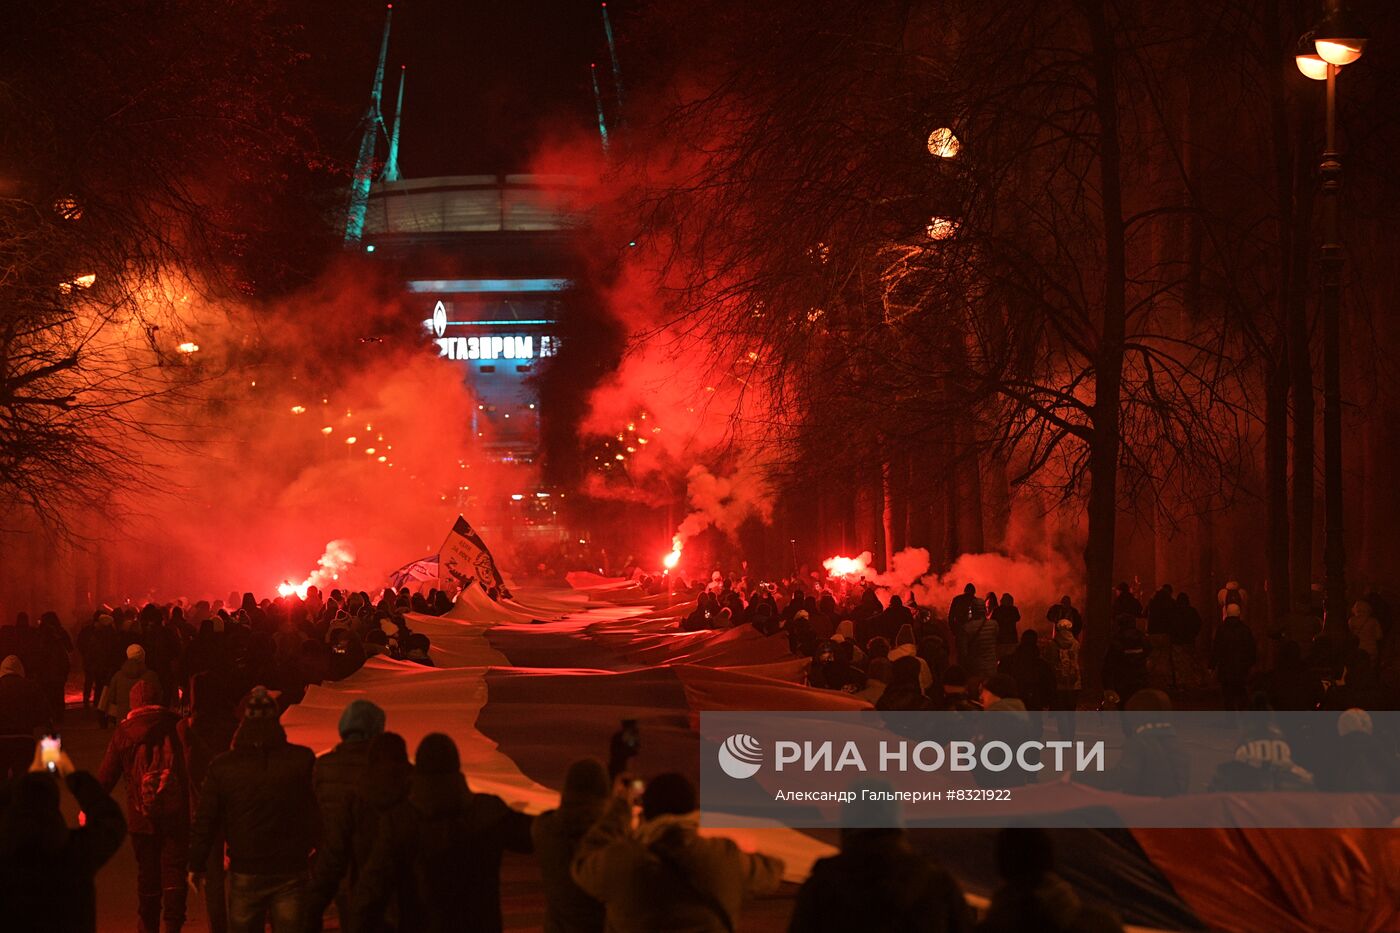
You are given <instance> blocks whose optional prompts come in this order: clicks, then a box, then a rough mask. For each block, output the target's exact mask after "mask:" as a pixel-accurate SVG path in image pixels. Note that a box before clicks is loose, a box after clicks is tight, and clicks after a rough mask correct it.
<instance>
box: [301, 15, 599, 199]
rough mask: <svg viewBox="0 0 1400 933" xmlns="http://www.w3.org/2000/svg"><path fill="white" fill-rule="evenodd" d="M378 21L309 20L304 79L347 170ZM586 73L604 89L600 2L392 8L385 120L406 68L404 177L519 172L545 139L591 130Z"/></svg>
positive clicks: (332, 150) (325, 137)
mask: <svg viewBox="0 0 1400 933" xmlns="http://www.w3.org/2000/svg"><path fill="white" fill-rule="evenodd" d="M383 15H384V4H383V3H382V2H378V0H348V2H347V0H338V2H336V3H334V4H320V5H318V7H317V12H315V13H312V14H311V15H309V16H308V17H307V19H306V22H305V27H306V30H307V35H306V36H305V41H306V45H307V46H308V47H309V48H310V49H311V50H312V61H311V62H310V63H309V68H308V74H309V76H310V78H311V80H312V82H313V85H314V86H313V88H312V90H314V91H315V92H316V93H318V94H319V95H320V96H322V97H323V98H324V99H325V101H326V103H327V105H328V112H327V115H326V117H325V118H324V125H323V127H322V132H321V134H320V135H321V137H322V142H323V145H324V146H325V147H326V148H327V150H328V153H327V154H328V155H330V156H332V157H339V158H343V159H346V160H353V159H354V152H355V148H356V145H357V136H356V134H355V129H354V125H355V121H356V120H357V119H358V117H359V115H360V114H361V113H362V112H363V110H364V107H365V105H366V104H367V103H368V100H369V89H370V83H371V80H372V78H373V73H374V63H375V56H376V55H377V54H378V45H379V39H380V35H381V30H382V28H383ZM617 16H618V13H617V11H614V28H616V27H617V25H618V23H617ZM619 42H620V43H625V38H624V37H623V36H619ZM623 56H624V61H623V66H624V69H625V67H626V61H625V51H624V52H623ZM592 61H597V62H598V65H599V73H600V77H606V76H607V75H608V72H607V68H608V65H607V61H608V59H607V45H606V42H605V40H604V36H603V28H602V22H601V18H600V14H599V7H598V3H597V0H495V2H462V0H398V2H396V3H395V4H394V28H393V35H392V37H391V39H390V46H389V64H388V68H387V69H386V76H385V88H384V118H385V120H386V121H392V119H393V102H394V95H395V94H396V93H397V81H398V70H399V66H400V65H407V66H408V85H407V91H406V94H405V103H404V120H403V129H402V138H401V142H400V147H401V148H400V159H399V164H400V167H401V169H402V171H403V174H404V176H405V177H408V178H414V177H423V176H430V175H448V174H472V173H485V172H503V171H519V170H520V169H521V168H522V167H524V166H525V164H526V163H527V161H528V159H529V156H530V154H531V152H532V151H533V150H534V149H535V147H536V145H537V144H538V143H539V141H540V140H541V139H545V138H549V137H550V136H557V135H564V134H572V133H574V132H577V131H579V130H584V131H587V130H589V129H590V128H591V127H592V126H594V124H595V118H594V110H593V92H592V87H591V85H590V83H589V78H588V65H589V63H590V62H592ZM623 76H624V81H625V79H626V71H625V70H624V73H623ZM603 92H604V94H605V95H609V94H610V93H611V84H610V83H609V84H606V85H604V87H603ZM381 154H382V150H381Z"/></svg>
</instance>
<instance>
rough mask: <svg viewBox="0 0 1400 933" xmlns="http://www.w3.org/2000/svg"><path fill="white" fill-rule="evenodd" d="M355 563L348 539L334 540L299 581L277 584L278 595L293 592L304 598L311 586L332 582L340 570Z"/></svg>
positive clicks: (336, 578)
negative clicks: (306, 574) (314, 567)
mask: <svg viewBox="0 0 1400 933" xmlns="http://www.w3.org/2000/svg"><path fill="white" fill-rule="evenodd" d="M354 565H355V548H354V546H353V545H351V544H350V542H349V541H345V540H339V539H338V540H335V541H332V542H330V543H329V544H327V545H326V552H325V553H324V554H322V555H321V558H320V560H318V561H316V569H315V570H313V571H311V573H310V575H308V576H307V578H306V579H305V580H303V581H302V582H300V583H292V582H291V581H290V580H284V581H283V582H281V583H279V584H278V585H277V595H278V596H291V595H292V594H293V593H295V594H296V595H297V597H298V598H299V599H305V598H306V592H307V590H309V589H311V587H313V586H315V587H319V588H324V587H325V586H326V585H327V584H328V583H333V582H335V581H337V580H339V579H340V575H341V573H342V572H344V571H346V570H349V569H350V568H351V567H353V566H354Z"/></svg>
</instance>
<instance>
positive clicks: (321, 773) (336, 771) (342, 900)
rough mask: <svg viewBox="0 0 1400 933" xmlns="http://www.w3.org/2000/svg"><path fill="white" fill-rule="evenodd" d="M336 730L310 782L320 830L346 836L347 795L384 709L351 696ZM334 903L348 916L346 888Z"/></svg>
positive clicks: (378, 729)
mask: <svg viewBox="0 0 1400 933" xmlns="http://www.w3.org/2000/svg"><path fill="white" fill-rule="evenodd" d="M339 731H340V744H339V745H337V746H336V747H335V748H333V749H331V750H330V751H328V752H326V753H325V754H324V755H322V756H321V757H320V758H317V759H316V767H315V769H314V770H313V771H312V772H311V786H312V789H313V790H314V791H315V794H316V803H317V806H319V807H320V810H321V826H322V829H323V831H324V832H326V833H329V834H333V835H336V836H345V835H348V833H349V827H348V825H346V824H347V823H348V821H349V820H350V798H351V796H353V794H354V792H355V788H356V787H357V786H358V785H359V783H360V780H361V779H362V778H363V777H364V773H365V765H366V763H367V761H368V759H369V746H370V742H372V741H373V740H374V739H375V738H377V737H378V736H380V735H382V734H383V733H384V710H382V709H380V708H379V707H378V706H376V705H375V704H374V703H371V702H370V701H369V700H364V699H358V700H351V701H350V703H349V705H347V706H346V707H345V711H344V712H343V713H341V714H340V727H339ZM317 858H318V859H319V856H317ZM337 903H338V904H339V906H340V913H341V916H349V909H350V901H349V892H348V889H345V890H342V891H341V892H340V895H339V896H338V898H337Z"/></svg>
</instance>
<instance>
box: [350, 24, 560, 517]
mask: <svg viewBox="0 0 1400 933" xmlns="http://www.w3.org/2000/svg"><path fill="white" fill-rule="evenodd" d="M392 18H393V9H392V7H390V9H389V11H388V13H387V16H386V20H385V23H384V34H383V38H382V41H381V43H380V49H379V63H378V67H377V68H376V70H375V75H374V83H373V85H372V86H371V92H370V102H369V107H368V109H367V110H366V112H365V116H364V119H363V121H362V126H361V130H362V135H361V140H360V147H359V157H358V159H357V162H356V166H355V173H354V176H353V178H352V180H351V184H350V191H349V199H348V206H347V210H346V215H345V246H346V249H348V250H352V251H356V252H361V253H362V254H365V255H367V256H369V257H371V258H373V259H374V260H376V261H379V262H382V263H383V264H385V266H386V267H387V268H388V269H390V270H391V274H392V275H394V276H395V277H397V278H398V279H399V280H400V281H401V282H402V283H403V294H404V303H405V305H406V306H407V307H408V308H410V309H411V313H410V314H408V315H406V317H405V320H404V322H403V326H404V327H406V328H407V327H412V328H415V329H421V330H420V333H421V332H422V331H423V330H425V331H426V332H427V334H428V336H429V337H430V338H431V340H432V341H433V343H434V345H435V346H436V348H437V351H438V353H439V354H440V355H441V356H443V357H446V358H447V359H448V360H451V361H453V362H454V363H456V364H457V365H460V366H461V369H462V379H463V380H464V381H465V382H466V383H467V385H468V387H469V388H470V390H471V393H472V396H473V398H474V399H475V401H476V406H475V410H474V411H473V413H472V418H471V423H470V424H464V425H463V426H462V430H463V431H470V432H471V434H472V435H474V436H475V437H477V438H478V439H479V440H480V443H481V449H482V450H483V453H484V455H485V458H486V459H488V460H490V461H494V462H496V463H499V464H510V465H516V466H519V467H521V468H522V470H521V472H519V473H518V474H516V475H518V476H520V477H522V479H521V480H520V481H519V483H518V484H516V485H517V486H518V488H516V489H513V490H511V492H510V493H509V494H508V495H507V496H497V497H495V499H494V501H483V500H480V499H478V498H477V496H476V494H475V493H473V492H470V490H469V487H470V486H471V485H472V484H470V483H464V484H463V485H462V487H461V492H460V495H459V501H458V503H457V504H458V506H459V508H460V509H461V510H462V511H463V512H469V513H471V514H472V515H473V516H474V521H477V522H479V523H481V524H482V525H484V526H487V527H493V528H496V529H500V530H502V531H503V532H504V534H505V536H507V537H514V536H515V535H516V534H525V535H528V536H543V537H559V536H564V535H565V531H564V529H563V528H562V527H561V525H560V523H559V519H558V512H557V503H556V502H554V501H553V495H552V493H551V491H550V490H548V489H544V488H542V487H540V486H539V485H538V483H539V480H538V472H537V471H536V470H535V469H534V464H535V463H536V461H537V460H538V458H539V453H540V436H541V432H540V417H541V412H540V398H539V393H538V391H537V389H536V383H535V381H534V380H533V379H532V378H531V377H532V376H534V375H535V374H536V373H537V372H539V369H540V367H541V366H542V365H543V363H544V362H545V361H546V360H548V359H549V358H550V357H552V356H553V355H554V354H555V352H556V350H557V349H558V343H557V340H558V328H557V324H558V322H559V321H560V318H561V316H562V315H564V314H566V313H567V307H566V303H567V301H568V298H569V295H570V294H571V293H572V286H573V283H574V281H575V279H576V278H577V277H578V276H577V268H576V262H577V260H576V259H574V258H573V252H572V250H571V249H570V248H569V244H570V241H571V239H572V238H573V237H574V236H575V235H576V231H577V230H578V228H579V226H580V225H581V223H582V219H581V218H580V217H579V216H577V215H576V214H573V213H571V212H570V211H569V210H568V209H567V208H566V207H565V205H568V204H573V203H576V202H577V199H576V198H574V197H572V195H574V194H575V193H576V192H577V190H578V188H579V182H578V180H577V179H575V178H572V177H569V176H561V175H513V174H507V175H449V176H437V177H430V178H404V177H402V175H401V173H400V171H399V128H400V117H401V115H402V113H403V96H404V83H405V77H406V75H404V74H401V75H400V78H399V85H398V99H397V104H396V107H395V112H394V123H393V128H392V131H390V130H388V129H387V128H386V125H385V120H384V117H383V114H382V110H381V92H382V90H383V85H384V67H385V62H386V60H387V57H388V51H389V36H390V27H391V25H392ZM381 142H383V143H385V144H387V155H386V157H385V158H384V160H383V162H380V161H379V160H378V152H379V147H380V143H381ZM466 466H471V465H470V464H466ZM524 477H529V479H525V478H524Z"/></svg>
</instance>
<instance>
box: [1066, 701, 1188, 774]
mask: <svg viewBox="0 0 1400 933" xmlns="http://www.w3.org/2000/svg"><path fill="white" fill-rule="evenodd" d="M1171 708H1172V702H1171V698H1170V697H1169V696H1167V695H1166V693H1164V692H1163V691H1161V690H1157V689H1154V688H1148V689H1146V690H1139V691H1138V692H1137V693H1135V694H1133V697H1132V699H1130V700H1129V701H1128V702H1127V703H1126V704H1125V708H1124V711H1123V713H1122V723H1123V729H1124V732H1125V736H1124V742H1123V753H1122V755H1121V756H1119V759H1118V761H1117V762H1116V763H1115V764H1113V765H1111V766H1110V767H1109V768H1108V769H1107V770H1106V771H1102V772H1097V773H1095V772H1085V774H1084V776H1083V777H1082V778H1077V780H1080V781H1081V782H1082V783H1085V784H1089V785H1092V786H1094V787H1099V788H1103V789H1105V790H1114V791H1119V792H1121V793H1124V794H1134V795H1136V796H1140V797H1174V796H1177V795H1178V794H1184V793H1186V791H1187V789H1188V787H1189V785H1190V778H1191V766H1190V760H1189V758H1188V756H1187V754H1186V750H1185V749H1184V748H1183V747H1182V744H1181V739H1180V737H1179V736H1178V735H1177V734H1176V729H1175V727H1174V726H1173V724H1172V722H1171V717H1170V716H1169V715H1166V714H1168V713H1169V712H1170V711H1171Z"/></svg>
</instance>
